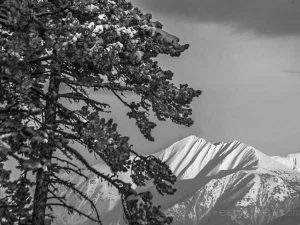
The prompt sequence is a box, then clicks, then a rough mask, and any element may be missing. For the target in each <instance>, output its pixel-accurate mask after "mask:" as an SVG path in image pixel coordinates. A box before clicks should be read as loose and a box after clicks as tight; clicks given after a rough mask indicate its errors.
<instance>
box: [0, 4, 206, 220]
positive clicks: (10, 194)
mask: <svg viewBox="0 0 300 225" xmlns="http://www.w3.org/2000/svg"><path fill="white" fill-rule="evenodd" d="M0 3H1V5H0V26H1V28H0V35H1V36H0V37H1V38H0V46H1V47H0V65H1V70H0V182H1V189H2V190H3V191H4V194H3V195H0V212H1V221H0V222H1V224H32V225H44V224H46V218H52V217H53V215H51V209H53V207H64V208H66V209H67V210H68V211H69V212H70V213H78V214H80V215H82V216H84V217H87V218H88V219H90V220H92V221H95V222H98V223H99V224H101V217H100V216H101V215H99V213H98V211H97V208H96V206H95V204H94V202H93V201H92V200H91V199H90V198H89V196H87V195H86V193H84V192H82V191H81V190H80V189H78V188H77V187H76V186H75V185H74V183H72V182H70V181H69V180H64V179H63V178H61V176H60V174H61V172H63V171H66V172H70V173H74V174H77V175H79V176H82V177H86V175H85V172H84V171H89V172H91V173H93V174H95V175H96V176H98V177H99V178H101V179H102V180H103V181H105V182H108V183H109V184H110V185H112V186H113V187H114V188H116V189H117V190H118V192H119V195H120V196H121V199H122V205H123V211H124V215H125V217H126V219H127V222H128V223H129V224H153V225H154V224H155V225H159V224H169V223H170V222H171V218H169V217H167V216H165V215H164V214H163V213H162V212H161V210H160V208H159V206H155V205H153V203H152V201H151V199H152V195H151V193H149V192H145V193H143V192H141V193H137V192H136V191H135V190H134V189H133V188H132V185H131V184H130V183H126V182H125V181H122V180H120V179H118V176H117V174H118V173H119V172H126V171H128V170H131V179H132V182H133V183H135V184H136V185H137V186H143V185H145V183H146V182H153V183H154V185H155V186H156V189H157V190H158V192H159V193H161V194H162V195H164V194H172V193H174V191H175V190H174V188H173V187H172V184H174V182H175V180H176V177H175V176H174V175H173V174H172V172H171V171H170V169H169V168H168V166H167V165H166V164H164V163H162V162H161V161H160V160H158V159H156V158H155V157H153V156H142V155H139V154H137V153H136V152H135V151H134V150H133V149H132V146H131V145H130V144H129V142H128V141H129V138H128V137H126V136H122V135H121V134H120V133H119V132H118V130H117V124H116V123H114V122H113V119H105V118H106V117H105V116H104V115H105V114H107V113H109V112H110V111H109V107H110V105H109V104H107V103H105V102H102V101H100V100H99V99H94V98H92V97H90V95H89V94H90V93H91V92H97V91H101V90H107V91H109V92H111V93H112V94H113V95H114V96H115V97H116V98H117V99H118V100H119V101H120V102H121V103H122V104H124V105H125V106H126V107H127V108H128V109H129V112H128V113H127V116H128V117H129V118H132V119H134V120H135V121H136V125H137V126H138V128H139V129H140V131H141V133H142V134H143V135H144V137H145V138H147V139H148V140H151V141H153V140H154V138H153V137H152V135H151V131H152V129H153V128H154V127H155V126H156V124H155V123H154V122H152V121H150V120H149V115H150V114H151V113H152V114H154V115H155V116H156V117H157V118H158V119H159V120H162V121H163V120H166V119H169V120H171V121H172V122H174V123H177V124H183V125H186V126H190V125H191V124H192V120H191V118H190V115H191V108H190V103H191V101H192V99H193V98H194V97H197V96H199V95H200V93H201V92H200V91H196V90H194V89H192V88H190V87H188V85H186V84H183V85H180V86H179V87H177V86H175V85H174V84H173V83H172V82H171V80H172V76H173V73H172V72H171V71H164V70H163V69H162V68H161V67H160V66H159V65H158V63H157V61H155V60H154V58H155V57H156V56H158V55H159V54H167V55H170V56H179V55H180V54H181V53H182V52H183V51H184V50H186V49H187V48H188V45H181V44H180V43H179V39H178V38H177V37H176V36H173V35H171V34H169V33H167V32H166V31H164V30H163V29H162V24H161V23H160V22H153V21H152V20H151V19H152V18H151V15H150V14H143V13H142V12H141V11H140V10H139V9H137V8H133V6H132V5H131V3H128V2H126V1H124V0H2V1H1V2H0ZM100 93H101V92H100ZM128 93H132V94H134V95H135V96H136V98H135V101H132V102H128V101H127V100H126V99H125V96H126V94H128ZM65 100H68V101H69V102H70V103H72V105H74V107H67V106H66V105H65V104H64V101H65ZM76 107H77V108H76ZM78 107H79V108H78ZM104 117H105V118H104ZM74 143H75V144H74ZM78 146H81V147H80V148H79V147H78ZM85 151H88V152H89V153H92V154H94V155H95V156H97V157H99V158H101V159H102V160H103V161H104V162H105V163H106V164H107V165H108V166H109V168H110V169H111V174H112V175H111V174H105V173H103V172H102V171H97V170H96V169H94V168H93V167H92V166H91V165H90V164H89V162H88V161H87V159H86V157H85V156H86V155H87V153H86V152H85ZM12 160H14V161H16V162H17V166H16V170H18V177H17V179H15V180H12V179H10V174H11V171H10V170H8V169H7V168H6V167H5V163H7V162H11V161H12ZM58 185H60V186H64V187H65V188H67V189H69V190H72V191H73V192H75V193H76V194H78V195H80V196H81V197H82V198H83V199H86V200H87V201H88V202H90V205H91V209H92V210H93V211H94V214H93V215H90V214H86V213H84V212H81V211H80V210H78V209H77V208H76V207H74V206H72V205H68V204H67V201H66V199H65V196H59V195H57V194H56V191H57V190H56V189H57V188H56V187H57V186H58ZM49 210H50V211H49ZM48 211H49V213H48Z"/></svg>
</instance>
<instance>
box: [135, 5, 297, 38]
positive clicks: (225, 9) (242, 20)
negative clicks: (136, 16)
mask: <svg viewBox="0 0 300 225" xmlns="http://www.w3.org/2000/svg"><path fill="white" fill-rule="evenodd" d="M134 2H135V1H134ZM138 2H139V4H142V5H143V6H144V8H145V9H149V10H153V12H159V13H163V14H168V15H171V14H172V15H174V16H180V17H181V18H183V19H188V20H191V21H196V22H203V23H219V24H225V25H230V26H232V27H234V28H236V29H238V31H253V32H255V33H257V34H260V35H300V1H299V0H139V1H138Z"/></svg>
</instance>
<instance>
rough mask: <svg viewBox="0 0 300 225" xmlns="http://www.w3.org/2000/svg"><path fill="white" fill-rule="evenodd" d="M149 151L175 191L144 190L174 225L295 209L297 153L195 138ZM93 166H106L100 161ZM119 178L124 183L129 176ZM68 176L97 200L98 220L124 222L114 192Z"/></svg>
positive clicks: (264, 216)
mask: <svg viewBox="0 0 300 225" xmlns="http://www.w3.org/2000/svg"><path fill="white" fill-rule="evenodd" d="M155 155H156V156H157V157H159V158H160V159H161V160H163V161H165V162H166V163H167V164H168V165H169V166H170V168H171V169H172V171H173V172H174V174H175V175H176V176H177V177H178V182H177V183H176V186H175V187H176V188H177V192H176V193H175V195H172V196H166V197H163V198H162V197H161V196H160V195H159V194H158V193H157V192H156V190H155V188H154V187H153V186H150V187H149V186H147V189H148V190H150V191H151V192H152V193H154V201H155V202H156V203H157V204H159V205H161V206H162V208H163V209H164V210H165V212H166V213H167V214H169V215H172V216H173V217H174V222H173V224H174V225H219V224H220V225H226V224H228V225H233V224H240V225H265V224H268V223H272V222H274V224H276V223H275V222H276V221H277V219H280V221H281V220H283V219H285V217H286V216H287V215H288V213H289V212H290V211H291V210H293V209H295V208H297V207H300V200H299V199H300V173H299V171H300V170H299V168H300V165H299V163H298V162H299V159H300V158H299V157H298V158H299V159H298V158H297V155H289V156H288V157H287V158H283V157H269V156H267V155H265V154H263V153H262V152H260V151H258V150H256V149H255V148H253V147H251V146H249V145H246V144H244V143H241V142H239V141H233V142H231V143H218V144H212V143H209V142H206V141H205V140H204V139H201V138H198V137H196V136H190V137H187V138H185V139H182V140H180V141H178V142H176V143H174V144H173V145H171V146H170V147H168V148H166V149H164V150H163V151H161V152H158V153H157V154H155ZM95 168H97V169H99V170H101V171H105V170H107V167H105V166H104V165H103V164H99V165H96V166H95ZM107 172H109V171H107ZM121 177H122V179H124V180H126V181H129V182H130V176H129V174H122V175H121ZM71 179H74V182H75V183H77V184H78V185H82V190H84V191H85V192H86V193H88V194H89V195H91V196H92V198H93V199H94V201H95V202H96V203H97V206H98V207H99V209H101V210H100V211H101V213H102V214H103V224H124V221H123V220H122V215H121V214H122V213H121V212H122V211H121V207H120V204H119V198H118V195H117V192H116V190H114V189H112V188H110V187H108V186H107V185H106V184H104V183H102V182H101V181H99V180H97V178H95V177H94V178H92V177H91V178H90V181H89V182H88V183H85V184H80V182H79V181H76V176H74V175H72V178H71ZM95 179H96V180H97V181H95ZM140 190H145V189H140ZM69 196H70V203H71V204H75V205H77V206H78V207H79V208H80V209H84V210H87V211H86V212H88V207H87V206H86V205H87V203H85V202H80V204H78V199H77V200H76V197H72V196H74V194H73V193H69ZM99 196H100V197H99ZM109 196H110V197H109ZM76 201H77V202H76ZM56 213H57V215H58V216H59V218H60V220H61V222H62V221H63V222H64V224H68V225H69V224H72V225H73V224H74V225H76V224H84V225H87V224H89V225H91V224H93V223H89V222H87V221H85V220H80V223H78V221H79V217H78V216H77V217H74V216H73V217H72V216H68V215H67V214H66V213H65V214H63V213H62V212H60V211H56ZM289 219H290V218H289ZM278 221H279V220H278ZM58 224H61V223H57V225H58Z"/></svg>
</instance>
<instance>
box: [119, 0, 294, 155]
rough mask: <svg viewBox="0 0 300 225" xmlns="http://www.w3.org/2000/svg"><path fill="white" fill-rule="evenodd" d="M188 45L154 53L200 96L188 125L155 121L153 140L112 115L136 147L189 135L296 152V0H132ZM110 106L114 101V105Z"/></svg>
mask: <svg viewBox="0 0 300 225" xmlns="http://www.w3.org/2000/svg"><path fill="white" fill-rule="evenodd" d="M132 2H133V3H134V4H135V5H136V6H138V7H139V8H141V9H142V10H143V11H144V12H150V13H152V14H153V17H154V18H153V19H154V20H159V21H161V22H162V23H163V24H164V29H165V30H166V31H168V32H170V33H172V34H175V35H177V36H178V37H180V39H181V42H182V43H189V44H190V48H189V49H188V50H187V51H186V52H185V53H184V54H183V55H182V56H181V57H179V58H171V57H165V56H163V57H160V58H159V62H160V64H161V65H162V66H163V67H164V68H165V69H171V70H172V71H173V72H174V73H175V82H176V83H178V82H184V83H189V84H190V85H191V86H193V87H194V88H196V89H201V90H202V91H203V95H201V96H200V97H199V98H198V99H196V100H195V101H194V103H193V109H194V111H193V118H194V121H195V124H194V125H193V126H192V127H190V128H185V127H182V126H177V125H172V124H171V123H165V122H164V123H160V124H159V126H158V127H157V128H156V129H155V131H154V136H155V139H156V140H155V142H154V143H152V142H148V141H146V140H144V138H143V137H142V136H141V135H140V134H139V133H138V131H137V128H136V127H135V126H134V123H133V122H128V121H127V120H124V116H123V115H124V114H123V113H125V112H122V110H121V111H120V110H119V111H120V112H119V113H117V115H116V117H117V120H118V121H120V122H121V125H120V129H121V131H122V132H123V133H125V132H129V133H130V136H131V141H132V143H133V144H134V147H135V149H137V150H138V151H139V152H145V153H151V152H156V151H158V150H160V149H163V148H165V147H167V146H168V145H170V144H171V143H173V142H175V141H177V140H179V139H181V138H183V137H186V136H188V135H191V134H195V135H197V136H199V137H203V138H205V139H207V140H209V141H212V142H214V141H232V140H240V141H243V142H245V143H248V144H250V145H252V146H254V147H256V148H258V149H259V150H261V151H263V152H265V153H266V154H269V155H285V154H287V153H292V152H298V151H300V141H299V140H300V104H299V102H300V101H299V100H300V2H299V1H296V0H244V1H240V0H222V1H220V0H184V1H179V0H133V1H132ZM116 107H118V106H117V105H116Z"/></svg>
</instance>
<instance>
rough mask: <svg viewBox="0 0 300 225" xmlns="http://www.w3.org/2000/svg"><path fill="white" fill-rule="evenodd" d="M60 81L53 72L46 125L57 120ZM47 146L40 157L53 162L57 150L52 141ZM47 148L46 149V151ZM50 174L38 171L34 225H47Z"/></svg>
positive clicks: (46, 108)
mask: <svg viewBox="0 0 300 225" xmlns="http://www.w3.org/2000/svg"><path fill="white" fill-rule="evenodd" d="M59 84H60V81H59V79H57V75H55V74H52V75H51V77H50V82H49V88H48V97H49V99H48V100H47V101H46V107H45V118H44V126H45V127H49V125H52V124H54V123H55V120H56V107H55V105H54V104H53V102H57V97H56V96H57V94H58V91H59ZM47 145H48V146H46V147H47V148H44V149H43V151H41V152H40V159H45V160H46V161H47V162H51V159H52V154H53V151H54V150H55V149H54V148H53V147H52V146H53V145H52V146H51V143H48V144H47ZM44 150H45V151H44ZM49 179H50V174H49V172H48V171H44V170H43V168H40V169H38V171H37V173H36V187H35V193H34V199H33V214H32V222H31V224H32V225H45V219H46V209H47V197H48V192H49V190H48V188H49Z"/></svg>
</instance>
